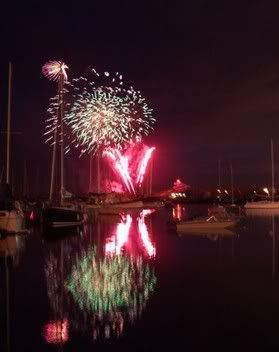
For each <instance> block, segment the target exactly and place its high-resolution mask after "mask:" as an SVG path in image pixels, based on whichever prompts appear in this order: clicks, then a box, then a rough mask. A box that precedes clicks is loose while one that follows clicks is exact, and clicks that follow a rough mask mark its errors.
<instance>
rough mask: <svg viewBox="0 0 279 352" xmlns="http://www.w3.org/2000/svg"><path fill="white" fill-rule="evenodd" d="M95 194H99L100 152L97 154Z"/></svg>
mask: <svg viewBox="0 0 279 352" xmlns="http://www.w3.org/2000/svg"><path fill="white" fill-rule="evenodd" d="M97 193H101V171H100V151H98V152H97Z"/></svg>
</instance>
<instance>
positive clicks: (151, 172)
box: [149, 158, 153, 196]
mask: <svg viewBox="0 0 279 352" xmlns="http://www.w3.org/2000/svg"><path fill="white" fill-rule="evenodd" d="M150 161H151V163H150V179H149V196H151V195H152V182H153V158H151V160H150Z"/></svg>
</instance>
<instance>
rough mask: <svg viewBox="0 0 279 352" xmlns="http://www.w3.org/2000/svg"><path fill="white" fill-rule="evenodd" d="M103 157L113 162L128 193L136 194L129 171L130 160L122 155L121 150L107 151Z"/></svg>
mask: <svg viewBox="0 0 279 352" xmlns="http://www.w3.org/2000/svg"><path fill="white" fill-rule="evenodd" d="M103 155H104V156H107V157H108V158H110V159H111V160H112V162H113V166H114V168H115V170H116V171H117V173H118V174H119V176H120V177H121V179H122V180H123V182H124V184H125V186H126V187H127V190H128V192H130V193H133V194H135V193H136V192H135V188H134V185H133V182H132V180H131V176H130V173H129V169H128V158H127V157H124V156H123V155H121V153H120V152H119V150H117V149H112V148H110V149H107V150H105V151H104V152H103Z"/></svg>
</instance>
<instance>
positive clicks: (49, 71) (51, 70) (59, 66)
mask: <svg viewBox="0 0 279 352" xmlns="http://www.w3.org/2000/svg"><path fill="white" fill-rule="evenodd" d="M67 68H69V67H68V66H67V65H66V64H65V63H64V62H63V61H55V60H52V61H48V62H47V63H45V64H44V66H43V67H42V73H43V75H44V76H45V77H46V78H47V79H49V80H50V81H54V82H58V81H59V79H60V78H61V77H63V78H64V80H65V81H67V80H68V76H67V72H66V69H67Z"/></svg>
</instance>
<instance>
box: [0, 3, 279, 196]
mask: <svg viewBox="0 0 279 352" xmlns="http://www.w3.org/2000/svg"><path fill="white" fill-rule="evenodd" d="M1 6H2V8H1V21H0V22H1V24H0V29H1V55H0V77H1V79H0V113H1V129H2V130H3V129H5V127H4V118H5V114H6V110H7V104H6V98H7V94H6V90H7V67H8V66H7V64H8V61H9V60H11V61H12V63H13V69H14V77H13V108H12V110H13V116H12V118H13V122H12V126H13V130H15V131H20V132H22V135H14V136H13V164H14V170H15V171H14V173H17V172H18V174H20V173H21V172H22V168H23V166H22V160H23V159H26V160H27V163H28V165H32V167H31V169H32V171H30V173H33V175H34V173H35V171H34V170H35V169H36V168H37V169H39V170H40V171H38V172H40V175H41V177H42V180H43V178H44V180H45V181H44V182H46V180H47V179H48V176H47V175H48V172H49V165H50V163H49V147H48V146H47V145H45V144H44V138H43V136H42V135H43V132H44V119H45V117H46V114H45V111H46V108H47V105H48V99H49V97H50V96H52V95H54V92H55V85H53V84H52V83H51V82H48V81H47V80H46V79H45V78H44V77H43V76H42V74H41V66H42V65H43V64H44V63H45V62H46V61H48V60H50V59H62V60H64V61H65V62H66V63H67V64H68V65H69V66H70V70H69V76H70V77H77V76H79V75H80V74H82V73H83V72H85V71H86V69H87V67H88V66H89V65H93V66H94V67H96V68H97V70H99V71H111V72H113V71H114V72H115V71H119V72H121V73H123V75H124V80H125V82H127V83H131V84H133V86H134V87H136V88H137V89H139V90H141V91H142V93H143V95H144V96H145V97H146V99H147V101H148V102H149V104H150V106H151V107H152V108H153V109H154V116H155V117H156V119H157V123H156V126H155V130H154V132H153V133H152V134H151V135H150V136H149V137H148V140H147V142H148V143H149V144H150V145H155V146H156V147H157V151H156V157H155V161H154V167H155V175H154V182H155V186H156V188H157V189H161V188H165V187H168V186H169V185H170V184H171V183H172V182H173V180H174V179H175V178H177V177H181V179H182V180H183V181H184V182H186V183H188V184H190V185H192V186H193V187H195V188H198V187H201V188H207V187H216V186H217V184H218V159H221V165H222V183H223V184H227V183H229V176H228V175H229V164H230V163H232V164H233V168H234V173H235V181H236V183H237V185H238V186H239V187H244V188H245V187H248V186H249V185H251V183H253V185H254V184H255V185H256V184H259V185H260V184H262V185H266V184H269V183H270V179H271V176H270V150H269V140H270V137H271V136H272V137H273V138H274V143H275V157H276V163H277V164H278V165H279V137H278V134H279V133H278V131H279V25H278V18H279V3H278V1H275V0H274V1H255V0H254V1H247V0H246V1H243V0H242V1H204V0H192V1H179V2H178V1H167V2H164V1H152V0H150V1H148V2H144V1H138V2H137V1H129V2H128V1H127V2H122V1H98V2H97V1H94V0H92V1H90V2H84V1H74V2H64V1H60V2H40V1H34V2H30V1H29V2H27V1H21V2H19V1H18V2H12V1H11V2H10V5H9V7H5V8H3V4H2V5H1ZM0 146H1V149H2V150H3V148H4V143H3V140H2V141H1V143H0ZM69 157H70V156H69ZM69 157H68V158H69ZM81 163H82V161H81ZM84 165H85V162H84V163H83V167H84ZM277 169H278V170H279V168H277ZM278 177H279V172H277V175H276V180H278ZM277 183H278V182H277Z"/></svg>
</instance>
